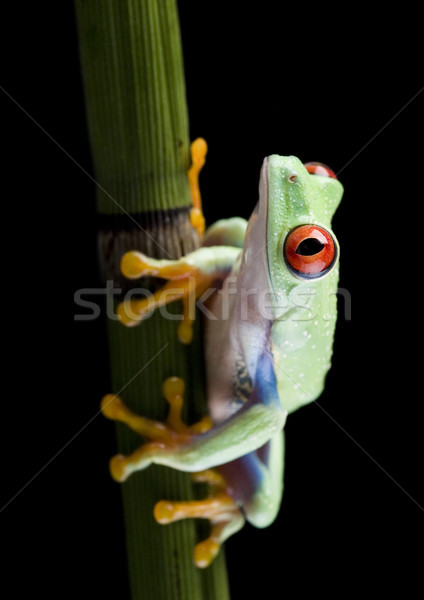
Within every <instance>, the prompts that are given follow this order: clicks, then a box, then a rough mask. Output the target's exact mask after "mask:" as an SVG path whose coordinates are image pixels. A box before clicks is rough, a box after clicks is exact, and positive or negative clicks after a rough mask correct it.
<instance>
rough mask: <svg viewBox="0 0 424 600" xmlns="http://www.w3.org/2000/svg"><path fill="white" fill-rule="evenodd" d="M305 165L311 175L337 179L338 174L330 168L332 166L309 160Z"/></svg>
mask: <svg viewBox="0 0 424 600" xmlns="http://www.w3.org/2000/svg"><path fill="white" fill-rule="evenodd" d="M303 166H304V167H305V168H306V170H307V171H308V173H309V174H310V175H321V177H331V178H332V179H337V175H336V174H335V172H334V171H333V169H330V167H327V165H324V164H323V163H320V162H307V163H305V164H304V165H303Z"/></svg>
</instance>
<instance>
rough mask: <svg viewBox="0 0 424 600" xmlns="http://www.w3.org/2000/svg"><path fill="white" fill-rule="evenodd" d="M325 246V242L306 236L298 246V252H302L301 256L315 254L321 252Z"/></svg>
mask: <svg viewBox="0 0 424 600" xmlns="http://www.w3.org/2000/svg"><path fill="white" fill-rule="evenodd" d="M323 248H324V244H322V243H321V242H320V241H319V240H317V239H316V238H306V239H304V240H302V241H301V242H300V244H299V245H298V247H297V248H296V254H300V256H313V255H314V254H318V252H321V250H322V249H323Z"/></svg>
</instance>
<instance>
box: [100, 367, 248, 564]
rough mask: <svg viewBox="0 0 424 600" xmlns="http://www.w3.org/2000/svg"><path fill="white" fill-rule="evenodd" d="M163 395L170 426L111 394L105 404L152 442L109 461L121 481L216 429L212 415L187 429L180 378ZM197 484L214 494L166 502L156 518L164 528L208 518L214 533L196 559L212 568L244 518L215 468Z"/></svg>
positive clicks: (168, 381)
mask: <svg viewBox="0 0 424 600" xmlns="http://www.w3.org/2000/svg"><path fill="white" fill-rule="evenodd" d="M163 393H164V396H165V398H166V399H167V401H168V404H169V413H168V417H167V419H166V421H165V423H161V422H159V421H154V420H152V419H146V418H145V417H141V416H139V415H136V414H135V413H133V412H132V411H131V410H130V409H129V408H128V407H126V406H125V404H124V403H123V402H122V400H121V399H120V398H119V397H118V396H115V395H113V394H108V395H107V396H105V397H104V398H103V400H102V404H101V409H102V412H103V414H104V415H105V416H106V417H108V418H109V419H113V420H116V421H121V422H122V423H125V424H126V425H128V426H129V427H130V428H131V429H132V430H133V431H136V432H137V433H139V434H140V435H142V436H143V437H146V438H148V439H150V441H149V442H147V443H144V444H142V445H141V446H140V447H139V448H138V449H137V450H135V452H133V453H132V454H130V455H129V456H123V455H122V454H118V455H117V456H114V457H113V458H112V459H111V461H110V471H111V475H112V477H113V478H114V479H115V480H116V481H125V480H126V479H127V477H128V476H129V475H130V474H131V473H132V472H134V471H135V470H139V469H142V468H144V467H145V466H148V465H149V464H150V463H151V460H152V457H153V456H154V455H155V454H156V453H157V452H158V451H159V452H160V451H161V449H164V448H167V449H168V450H171V451H172V448H173V447H177V446H178V445H179V444H181V443H184V442H187V441H189V440H190V438H191V437H192V436H193V435H196V434H201V433H203V432H205V431H208V430H209V429H211V427H212V421H211V419H210V418H209V417H204V418H203V419H201V420H200V421H198V422H197V423H194V424H193V425H186V424H185V423H184V422H183V421H182V418H181V412H182V406H183V394H184V382H183V380H182V379H180V378H179V377H170V378H168V379H166V380H165V382H164V384H163ZM192 476H193V478H194V480H195V481H197V482H203V483H207V484H208V485H209V495H208V496H207V497H206V498H204V499H203V500H190V501H187V502H172V501H168V500H161V501H160V502H158V503H157V504H156V506H155V509H154V516H155V518H156V520H157V521H158V523H161V524H163V525H165V524H168V523H173V522H174V521H179V520H181V519H188V518H202V519H208V520H209V521H210V523H211V532H210V535H209V537H208V538H207V539H206V540H203V541H202V542H200V543H199V544H197V545H196V547H195V549H194V561H195V563H196V565H197V566H198V567H206V566H208V565H209V564H210V563H211V562H212V560H213V559H214V557H215V556H216V555H217V553H218V551H219V548H220V546H221V545H222V543H223V542H224V541H225V540H226V539H227V538H228V537H229V536H230V535H232V534H233V533H235V532H236V531H238V530H239V529H241V527H242V526H243V524H244V517H243V515H242V513H241V512H240V510H239V507H238V505H237V503H236V502H235V500H234V499H233V498H232V497H231V496H230V494H229V493H228V490H227V484H226V482H225V480H224V478H223V477H222V476H221V475H220V474H219V473H217V472H216V471H214V470H211V469H206V470H204V471H202V472H197V473H193V474H192Z"/></svg>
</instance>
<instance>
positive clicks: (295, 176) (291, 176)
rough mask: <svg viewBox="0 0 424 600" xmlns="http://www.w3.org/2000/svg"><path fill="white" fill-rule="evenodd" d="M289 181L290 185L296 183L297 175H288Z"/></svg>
mask: <svg viewBox="0 0 424 600" xmlns="http://www.w3.org/2000/svg"><path fill="white" fill-rule="evenodd" d="M289 181H290V183H296V181H297V175H296V173H293V174H292V175H289Z"/></svg>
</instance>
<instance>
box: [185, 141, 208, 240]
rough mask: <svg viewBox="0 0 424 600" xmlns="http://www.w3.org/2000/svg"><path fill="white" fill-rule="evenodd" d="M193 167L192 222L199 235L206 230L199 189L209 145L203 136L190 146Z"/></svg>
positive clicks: (191, 186) (191, 180)
mask: <svg viewBox="0 0 424 600" xmlns="http://www.w3.org/2000/svg"><path fill="white" fill-rule="evenodd" d="M190 151H191V167H190V169H189V171H188V182H189V184H190V191H191V197H192V199H193V208H192V209H191V212H190V222H191V224H192V226H193V227H194V228H195V229H197V233H198V234H199V237H201V236H202V235H203V232H204V231H205V218H204V216H203V212H202V200H201V196H200V189H199V173H200V171H201V169H202V167H203V165H204V164H205V157H206V153H207V151H208V146H207V144H206V142H205V140H204V139H203V138H197V139H196V140H194V142H192V144H191V146H190Z"/></svg>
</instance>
